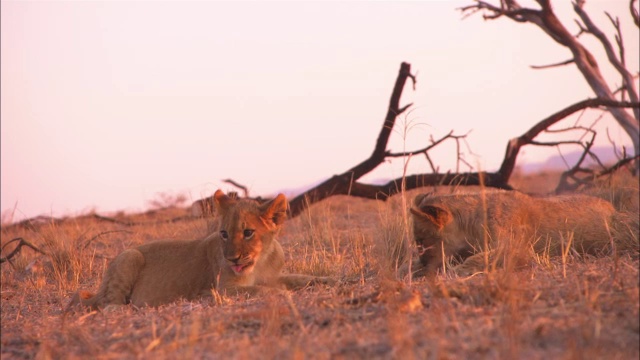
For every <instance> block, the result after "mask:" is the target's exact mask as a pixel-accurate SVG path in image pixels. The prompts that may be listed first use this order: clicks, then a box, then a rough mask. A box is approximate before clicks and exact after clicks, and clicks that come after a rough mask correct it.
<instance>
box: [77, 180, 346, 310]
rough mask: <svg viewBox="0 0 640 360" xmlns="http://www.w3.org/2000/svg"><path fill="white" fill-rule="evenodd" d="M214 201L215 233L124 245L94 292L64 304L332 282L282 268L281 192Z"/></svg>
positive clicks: (142, 301)
mask: <svg viewBox="0 0 640 360" xmlns="http://www.w3.org/2000/svg"><path fill="white" fill-rule="evenodd" d="M214 201H215V206H216V208H217V212H218V214H219V221H220V224H219V225H220V226H219V229H220V231H219V233H214V234H211V235H209V236H208V237H206V238H205V239H202V240H193V241H158V242H152V243H149V244H145V245H142V246H139V247H137V248H134V249H129V250H126V251H124V252H123V253H121V254H120V255H118V256H117V257H116V258H115V259H114V260H113V261H112V262H111V264H110V265H109V267H108V269H107V271H106V274H105V277H104V279H103V281H102V285H101V286H100V289H99V290H98V292H97V293H96V294H95V295H93V294H91V293H89V292H86V291H79V292H77V293H76V294H75V295H74V296H73V298H72V300H71V303H70V304H69V307H72V306H74V305H76V304H82V305H85V306H89V307H92V308H98V307H103V306H106V305H109V304H128V303H131V304H133V305H136V306H144V305H148V306H157V305H161V304H166V303H169V302H172V301H175V300H178V299H180V298H184V299H187V300H191V299H195V298H197V297H199V296H211V289H216V290H217V291H218V292H221V293H224V292H226V293H238V292H240V293H249V294H257V293H260V292H261V291H263V290H265V289H266V288H265V287H286V288H288V289H297V288H302V287H304V286H307V285H309V284H311V283H333V282H334V281H333V280H332V279H331V278H325V277H314V276H307V275H296V274H288V275H285V274H282V273H281V271H282V268H283V266H284V253H283V251H282V247H281V246H280V244H279V243H278V241H277V240H276V239H275V236H276V234H277V233H278V230H279V229H280V227H281V226H282V223H283V222H284V220H285V219H286V216H287V215H286V211H287V200H286V198H285V197H284V195H282V194H280V195H278V196H277V197H276V198H275V199H273V200H271V201H270V202H267V203H264V204H259V203H258V202H256V201H254V200H249V199H240V200H237V199H233V198H231V197H229V196H227V195H225V194H224V193H223V192H222V191H220V190H218V191H216V193H215V195H214Z"/></svg>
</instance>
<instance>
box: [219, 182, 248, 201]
mask: <svg viewBox="0 0 640 360" xmlns="http://www.w3.org/2000/svg"><path fill="white" fill-rule="evenodd" d="M222 182H225V183H227V184H231V185H233V186H235V187H237V188H238V189H240V190H242V193H243V194H244V197H245V198H248V197H249V190H248V189H247V187H246V186H244V185H242V184H239V183H237V182H235V181H233V180H232V179H224V180H222Z"/></svg>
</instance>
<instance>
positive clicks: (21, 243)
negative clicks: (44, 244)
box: [0, 238, 47, 264]
mask: <svg viewBox="0 0 640 360" xmlns="http://www.w3.org/2000/svg"><path fill="white" fill-rule="evenodd" d="M16 241H17V242H18V245H17V246H16V247H15V249H13V251H12V252H10V253H9V255H7V256H6V257H2V258H0V264H2V263H4V262H5V261H9V262H11V258H13V257H14V256H16V255H17V254H18V253H19V252H20V250H21V249H22V247H23V246H26V247H29V248H31V249H32V250H34V251H35V252H38V253H40V254H43V255H47V253H45V252H44V251H42V250H40V249H38V248H37V247H36V246H35V245H33V244H31V243H30V242H28V241H27V240H25V239H23V238H15V239H12V240H10V241H8V242H7V243H6V244H4V245H3V246H2V249H0V252H2V251H4V248H5V247H6V246H7V245H9V244H11V243H14V242H16Z"/></svg>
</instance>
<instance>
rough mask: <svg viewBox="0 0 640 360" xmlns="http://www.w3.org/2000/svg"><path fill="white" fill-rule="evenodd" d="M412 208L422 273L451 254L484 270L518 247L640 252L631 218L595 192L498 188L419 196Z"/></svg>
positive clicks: (470, 268)
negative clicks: (544, 193)
mask: <svg viewBox="0 0 640 360" xmlns="http://www.w3.org/2000/svg"><path fill="white" fill-rule="evenodd" d="M410 210H411V213H412V215H413V230H414V231H413V232H414V238H415V241H416V244H417V246H418V250H419V251H420V263H421V265H422V266H423V267H422V268H419V269H418V274H423V275H424V274H434V273H435V272H436V271H437V269H439V268H442V266H443V262H444V260H446V259H448V258H451V257H453V258H457V259H458V260H462V261H463V262H462V264H460V265H458V266H456V267H455V268H454V271H456V272H457V273H458V274H465V275H468V274H471V273H473V272H476V271H482V270H484V268H485V263H486V260H485V259H489V260H490V261H492V262H494V261H495V263H500V262H502V260H503V259H505V257H509V256H511V255H513V254H515V253H514V251H518V250H525V251H526V250H530V249H532V250H533V251H534V252H535V253H537V254H543V253H545V252H547V253H548V254H550V255H559V254H560V253H561V252H562V251H563V249H566V248H568V247H571V248H573V249H575V250H576V251H578V252H580V253H588V254H598V253H601V252H602V251H611V249H612V246H616V248H617V249H618V250H632V249H635V251H638V229H637V226H634V224H631V223H633V221H631V222H629V221H627V220H628V218H626V217H625V214H621V213H617V212H616V211H615V209H614V208H613V206H612V205H611V203H609V202H607V201H605V200H602V199H599V198H595V197H591V196H585V195H564V196H553V197H541V198H534V197H531V196H528V195H525V194H522V193H518V192H514V191H495V190H493V191H487V192H484V193H472V194H448V195H435V196H429V195H418V196H417V197H416V198H415V200H414V206H413V207H412V208H411V209H410ZM634 228H635V229H634ZM612 236H613V239H614V240H613V243H612ZM614 244H615V245H614ZM485 246H488V248H489V249H491V250H490V251H489V252H488V253H486V252H483V249H485ZM507 251H511V252H507ZM485 256H487V257H486V258H485Z"/></svg>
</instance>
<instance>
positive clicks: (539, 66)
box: [529, 59, 575, 70]
mask: <svg viewBox="0 0 640 360" xmlns="http://www.w3.org/2000/svg"><path fill="white" fill-rule="evenodd" d="M574 62H575V60H574V59H569V60H565V61H563V62H559V63H556V64H549V65H529V67H531V68H532V69H536V70H540V69H549V68H552V67H559V66H563V65H569V64H571V63H574Z"/></svg>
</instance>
